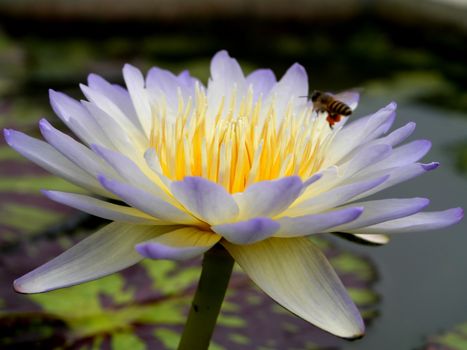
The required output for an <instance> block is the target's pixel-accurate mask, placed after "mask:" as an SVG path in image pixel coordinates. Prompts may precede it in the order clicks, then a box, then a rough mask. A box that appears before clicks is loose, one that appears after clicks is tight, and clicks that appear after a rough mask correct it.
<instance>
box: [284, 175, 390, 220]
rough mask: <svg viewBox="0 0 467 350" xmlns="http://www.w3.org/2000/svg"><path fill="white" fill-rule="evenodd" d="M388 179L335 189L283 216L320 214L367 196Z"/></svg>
mask: <svg viewBox="0 0 467 350" xmlns="http://www.w3.org/2000/svg"><path fill="white" fill-rule="evenodd" d="M388 178H389V176H382V177H378V178H371V179H366V180H363V181H360V182H353V183H350V184H346V185H343V186H339V187H335V188H333V189H331V190H329V191H327V192H324V193H323V194H320V195H318V196H316V197H312V198H310V199H307V200H304V201H302V202H300V203H298V204H297V205H294V206H292V207H290V208H289V209H287V210H286V211H285V212H284V214H283V215H286V216H302V215H308V214H314V213H319V212H322V211H324V210H327V209H330V208H333V207H337V206H339V205H342V204H345V203H346V202H348V201H350V200H352V199H354V198H355V197H357V196H359V195H363V194H366V193H367V192H368V191H370V190H371V189H372V188H375V187H377V186H380V185H381V184H382V183H384V182H385V181H387V180H388Z"/></svg>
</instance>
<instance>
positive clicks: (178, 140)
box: [149, 86, 333, 193]
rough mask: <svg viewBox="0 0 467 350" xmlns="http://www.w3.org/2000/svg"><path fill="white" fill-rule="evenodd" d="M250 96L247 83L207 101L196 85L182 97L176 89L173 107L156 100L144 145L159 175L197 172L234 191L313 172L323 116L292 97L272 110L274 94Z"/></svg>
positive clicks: (321, 151)
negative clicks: (283, 107)
mask: <svg viewBox="0 0 467 350" xmlns="http://www.w3.org/2000/svg"><path fill="white" fill-rule="evenodd" d="M253 96H254V94H253V89H252V87H251V86H250V87H249V88H248V90H247V92H245V93H244V94H243V95H242V94H241V92H240V91H238V90H237V88H236V86H234V87H233V88H232V92H231V94H230V96H222V97H221V98H219V100H218V104H217V106H210V105H208V104H207V101H208V96H206V93H205V91H204V90H203V89H201V88H199V86H197V87H196V88H195V94H194V96H193V97H189V98H186V100H184V98H183V96H182V93H181V92H180V91H179V93H178V104H177V108H176V110H175V111H170V110H169V108H168V107H167V102H166V99H165V98H161V99H159V100H158V101H159V102H158V105H157V106H153V124H152V129H151V135H150V137H149V143H150V145H149V146H150V147H151V148H153V149H154V150H155V156H157V158H158V159H157V162H156V163H157V165H158V168H160V169H161V172H162V174H163V175H164V176H166V177H167V178H169V179H171V180H181V179H183V178H184V177H185V176H202V177H204V178H207V179H209V180H211V181H213V182H216V183H218V184H220V185H222V186H223V187H224V188H225V189H226V190H227V191H228V192H230V193H236V192H241V191H243V190H244V189H245V188H246V187H247V186H249V185H251V184H252V183H254V182H258V181H263V180H273V179H277V178H280V177H284V176H291V175H298V176H300V177H302V178H303V179H306V178H308V177H310V176H311V175H313V174H314V173H315V172H317V171H318V170H319V168H320V165H321V164H322V163H323V159H324V156H325V154H326V152H325V151H326V148H327V146H328V145H329V143H330V140H331V139H332V134H333V132H332V131H331V130H330V129H329V128H326V127H325V126H326V125H327V124H326V121H325V120H321V119H322V118H319V116H317V115H316V113H315V112H313V110H312V108H311V107H308V106H306V107H301V108H296V106H295V105H294V100H291V101H289V104H288V106H287V109H286V111H285V112H284V114H283V115H278V114H277V108H276V99H277V98H278V97H277V96H273V97H271V98H269V99H267V100H264V99H263V97H262V96H260V97H258V98H257V100H256V101H255V100H254V98H253ZM161 101H162V102H161ZM171 113H172V114H171Z"/></svg>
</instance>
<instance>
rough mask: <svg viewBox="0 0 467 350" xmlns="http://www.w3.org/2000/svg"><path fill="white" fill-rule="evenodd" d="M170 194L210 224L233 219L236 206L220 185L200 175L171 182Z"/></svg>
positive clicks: (236, 213) (236, 214) (235, 215)
mask: <svg viewBox="0 0 467 350" xmlns="http://www.w3.org/2000/svg"><path fill="white" fill-rule="evenodd" d="M171 190H172V194H173V195H174V196H175V198H176V199H177V200H178V201H179V202H180V203H181V204H182V205H183V206H184V207H185V208H186V209H187V210H189V211H190V212H191V213H192V214H193V215H195V216H196V217H197V218H199V219H200V220H203V221H205V222H207V223H209V224H210V225H217V224H223V223H228V222H232V221H234V220H235V219H236V218H237V216H238V206H237V204H236V203H235V201H234V200H233V198H232V196H231V195H230V194H228V193H227V191H226V190H225V189H224V188H223V187H222V186H220V185H218V184H215V183H214V182H211V181H209V180H206V179H204V178H201V177H195V176H187V177H185V178H184V179H183V180H182V181H174V182H172V187H171Z"/></svg>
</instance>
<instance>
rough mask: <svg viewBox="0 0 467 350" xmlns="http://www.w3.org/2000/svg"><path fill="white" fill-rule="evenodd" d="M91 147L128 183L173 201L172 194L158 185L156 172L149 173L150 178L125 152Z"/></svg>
mask: <svg viewBox="0 0 467 350" xmlns="http://www.w3.org/2000/svg"><path fill="white" fill-rule="evenodd" d="M91 147H92V149H93V151H94V152H96V153H97V154H98V155H99V156H101V157H102V158H103V159H104V160H105V161H106V162H107V163H108V164H109V165H110V166H112V167H113V168H114V169H115V171H116V172H117V173H118V174H119V175H120V176H121V177H122V178H123V179H125V180H126V181H127V182H128V183H130V184H136V185H137V186H138V187H139V188H141V189H144V190H146V191H148V192H150V193H152V194H153V195H155V196H157V197H159V198H161V199H163V200H164V201H166V202H169V203H170V202H171V201H172V199H171V198H170V196H169V195H167V193H166V192H164V190H162V188H161V187H160V186H158V183H157V181H159V179H158V178H157V177H156V176H155V175H154V174H152V173H149V175H152V177H151V179H149V178H148V177H147V176H146V175H145V174H143V172H142V171H141V168H140V166H138V165H136V163H135V162H133V161H132V160H131V159H129V158H128V157H125V156H124V155H123V154H121V153H118V152H115V151H112V150H109V149H107V148H105V147H101V146H98V145H92V146H91ZM172 204H173V203H172Z"/></svg>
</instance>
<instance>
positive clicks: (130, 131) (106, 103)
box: [80, 84, 149, 144]
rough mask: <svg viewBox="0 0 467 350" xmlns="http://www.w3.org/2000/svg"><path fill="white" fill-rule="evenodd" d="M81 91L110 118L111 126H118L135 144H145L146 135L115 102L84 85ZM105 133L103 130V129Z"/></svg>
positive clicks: (81, 86) (147, 140) (81, 85)
mask: <svg viewBox="0 0 467 350" xmlns="http://www.w3.org/2000/svg"><path fill="white" fill-rule="evenodd" d="M80 88H81V91H83V93H84V95H85V96H86V97H87V99H88V100H89V101H91V102H92V103H93V104H94V105H95V106H96V107H98V108H99V109H101V110H102V111H104V112H105V113H106V114H108V115H109V116H111V122H112V124H116V125H118V127H120V128H121V129H123V130H124V131H125V133H126V134H127V135H128V137H129V139H130V140H132V141H133V142H134V143H135V144H136V143H147V142H149V139H148V138H147V136H146V134H144V133H143V132H142V130H141V129H139V128H138V127H137V126H135V124H134V123H133V122H132V121H130V120H129V119H128V116H126V115H125V114H124V113H123V112H122V110H121V109H120V108H119V107H118V105H117V104H116V103H115V101H113V100H111V99H109V98H107V96H105V95H103V94H102V93H100V92H99V91H98V90H94V89H91V88H89V87H88V86H86V85H84V84H80ZM103 130H104V131H105V128H103Z"/></svg>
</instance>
